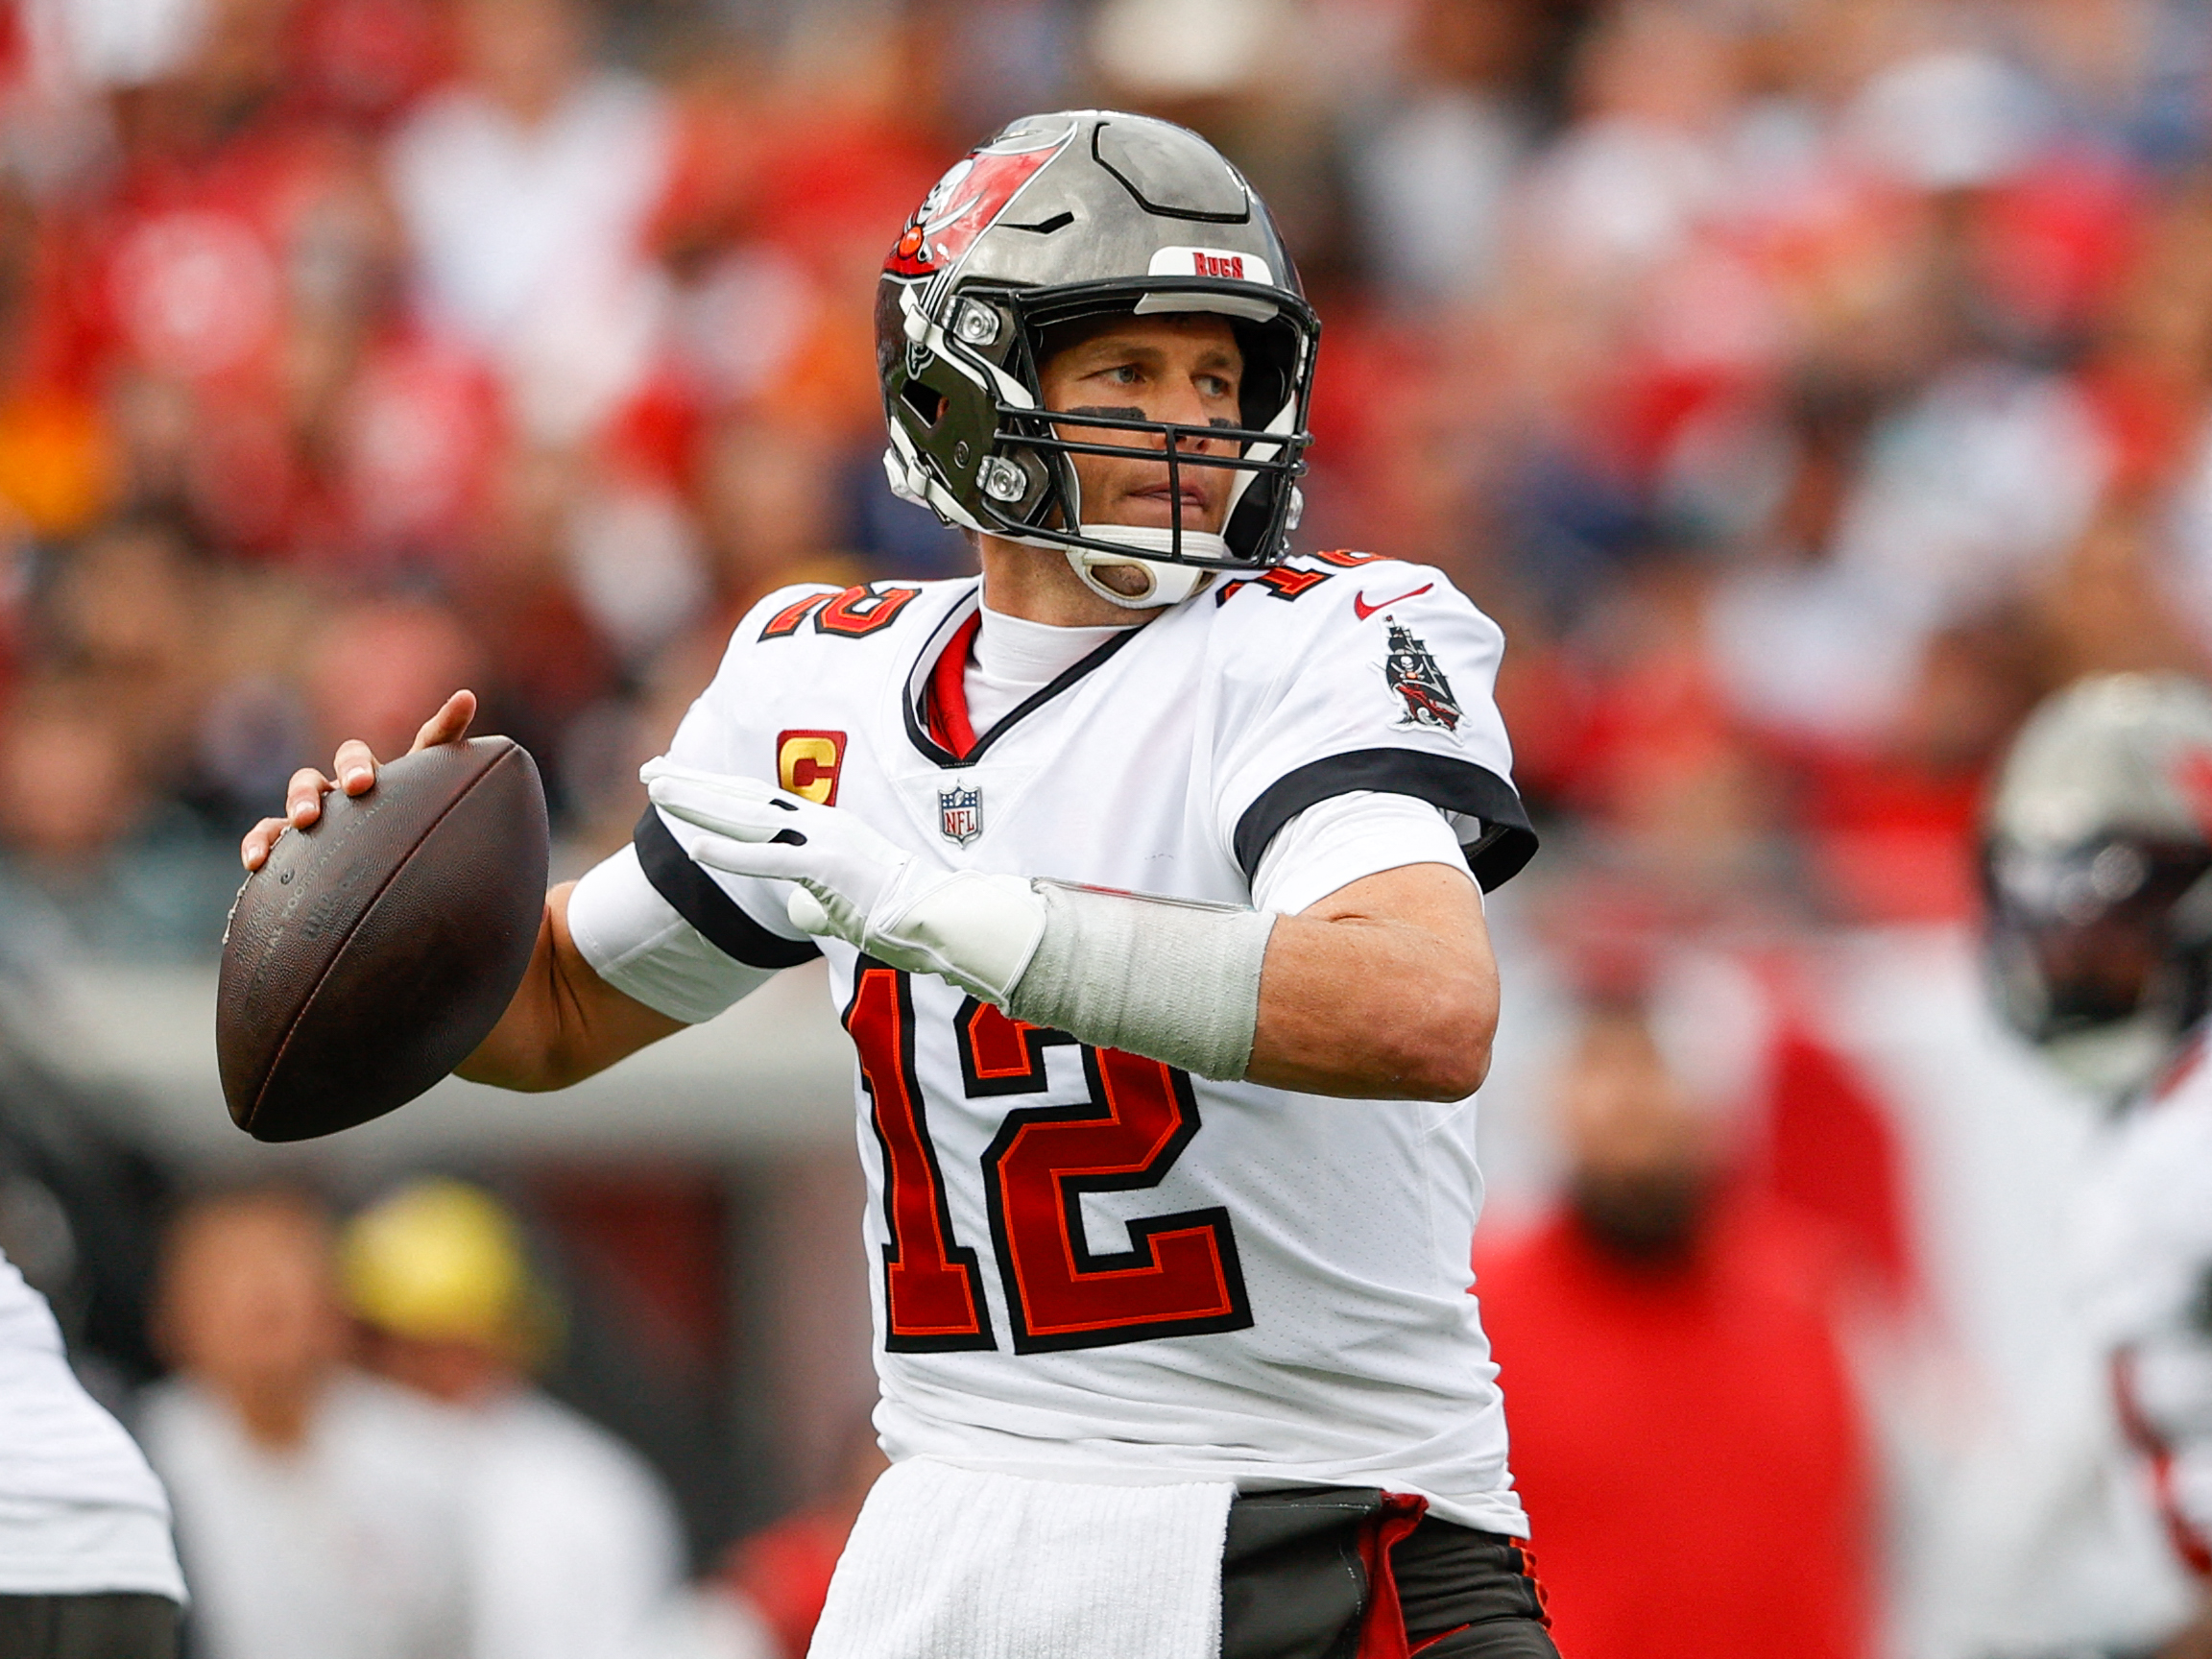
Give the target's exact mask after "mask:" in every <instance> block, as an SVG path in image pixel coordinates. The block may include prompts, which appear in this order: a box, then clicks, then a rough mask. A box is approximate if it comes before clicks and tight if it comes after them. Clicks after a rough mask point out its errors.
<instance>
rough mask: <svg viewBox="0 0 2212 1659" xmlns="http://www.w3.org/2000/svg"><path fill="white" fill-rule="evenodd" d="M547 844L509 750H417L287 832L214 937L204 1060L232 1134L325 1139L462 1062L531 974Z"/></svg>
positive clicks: (490, 740) (519, 754)
mask: <svg viewBox="0 0 2212 1659" xmlns="http://www.w3.org/2000/svg"><path fill="white" fill-rule="evenodd" d="M546 841H547V837H546V824H545V791H544V788H543V786H542V785H541V783H540V781H539V779H538V765H537V762H536V761H534V760H533V759H531V757H530V752H529V751H528V750H526V749H524V748H522V747H521V746H520V745H518V744H517V743H515V742H513V741H512V740H511V739H509V738H505V737H471V738H469V739H467V740H466V741H462V742H441V743H435V744H433V745H432V746H430V747H428V748H423V749H419V750H417V751H416V752H415V753H414V754H411V755H407V756H405V757H401V758H399V759H397V760H393V761H391V762H389V763H387V764H386V765H384V766H383V767H382V768H380V769H379V770H378V772H377V774H376V781H375V784H374V786H373V787H372V788H369V789H368V790H367V791H366V792H365V793H362V794H358V795H349V794H348V793H346V792H345V791H344V790H342V789H334V790H332V791H331V792H330V793H329V794H328V795H327V796H326V797H325V799H324V802H323V805H322V810H321V816H320V818H319V819H318V821H316V822H315V823H314V824H313V825H311V826H310V827H308V828H306V829H299V828H293V829H286V830H285V831H284V833H283V834H282V835H281V836H279V837H278V838H277V839H276V844H275V846H274V847H272V848H271V849H270V851H269V855H268V858H267V859H266V861H265V862H263V863H262V864H261V865H260V867H259V868H258V869H256V870H255V871H254V872H253V873H252V875H251V876H249V877H247V878H246V884H245V885H244V886H243V887H241V888H240V889H239V890H238V901H237V902H236V903H235V904H234V905H232V906H231V910H230V926H229V928H228V931H227V932H226V933H225V935H224V939H223V972H222V978H221V982H220V985H219V988H218V990H217V992H216V1002H215V1051H216V1057H217V1060H218V1062H219V1065H220V1069H221V1071H222V1076H223V1095H224V1098H225V1099H226V1100H227V1101H228V1103H229V1107H230V1116H231V1118H232V1119H233V1120H234V1121H235V1122H236V1123H237V1125H238V1126H239V1127H240V1128H241V1129H244V1130H245V1131H247V1133H249V1134H251V1135H252V1136H253V1137H254V1138H255V1139H256V1140H260V1141H302V1140H306V1139H308V1138H309V1137H312V1136H317V1135H328V1134H331V1133H333V1132H335V1131H337V1130H340V1129H348V1128H351V1127H352V1126H353V1125H354V1124H356V1123H364V1122H367V1121H368V1120H369V1119H370V1118H376V1117H380V1116H382V1115H383V1114H384V1113H387V1112H390V1111H392V1110H393V1109H394V1108H396V1107H399V1106H403V1105H405V1104H406V1103H407V1102H408V1101H410V1100H412V1099H414V1098H415V1097H416V1096H417V1095H418V1094H421V1093H422V1092H423V1091H424V1090H426V1089H428V1088H429V1087H430V1086H431V1085H432V1084H434V1083H436V1082H437V1081H438V1080H439V1079H440V1078H441V1077H444V1076H445V1074H446V1073H447V1072H449V1071H451V1070H453V1068H454V1067H455V1066H458V1065H459V1064H460V1063H461V1062H462V1061H463V1060H465V1059H467V1058H468V1056H469V1053H470V1052H471V1051H472V1050H473V1049H474V1048H475V1047H476V1046H477V1045H478V1044H480V1043H482V1042H483V1041H484V1039H485V1037H486V1036H487V1035H488V1034H489V1033H490V1032H491V1030H492V1027H493V1025H495V1024H496V1023H497V1022H498V1020H499V1016H500V1015H501V1014H503V1013H504V1012H506V1009H507V1005H508V1003H509V1002H510V1001H512V1000H513V999H514V996H515V991H516V988H517V986H518V985H520V984H521V982H522V974H523V972H524V970H525V969H527V968H528V967H529V965H530V953H531V950H533V948H534V947H535V946H536V943H537V939H538V928H539V923H540V920H541V917H542V915H543V913H544V906H545V867H546Z"/></svg>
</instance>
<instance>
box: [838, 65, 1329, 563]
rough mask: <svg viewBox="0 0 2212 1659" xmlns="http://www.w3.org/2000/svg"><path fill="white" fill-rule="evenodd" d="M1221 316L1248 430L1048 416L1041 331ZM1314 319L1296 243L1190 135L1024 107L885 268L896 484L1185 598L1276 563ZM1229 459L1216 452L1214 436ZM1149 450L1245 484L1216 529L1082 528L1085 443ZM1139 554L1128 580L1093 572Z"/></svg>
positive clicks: (1298, 466) (930, 199) (882, 368)
mask: <svg viewBox="0 0 2212 1659" xmlns="http://www.w3.org/2000/svg"><path fill="white" fill-rule="evenodd" d="M1187 311H1207V312H1214V313H1215V314H1218V315H1220V316H1224V317H1226V318H1228V319H1229V321H1230V324H1231V326H1232V327H1233V328H1234V329H1235V330H1236V334H1237V339H1238V346H1239V348H1240V349H1241V350H1242V353H1243V358H1244V375H1243V386H1242V397H1241V402H1242V405H1243V407H1242V424H1241V425H1240V426H1237V427H1229V428H1224V427H1207V426H1191V425H1179V424H1175V423H1172V422H1168V421H1145V420H1141V419H1136V418H1134V417H1119V416H1103V415H1086V416H1084V418H1083V421H1082V424H1083V426H1084V427H1086V428H1099V429H1104V430H1107V431H1112V432H1116V433H1126V434H1127V435H1128V436H1127V439H1126V440H1125V442H1118V443H1115V444H1104V443H1097V442H1078V441H1074V440H1071V439H1069V438H1066V437H1063V436H1062V435H1061V434H1060V433H1059V432H1058V431H1057V430H1055V428H1054V426H1053V424H1052V423H1051V422H1049V421H1045V420H1043V419H1041V418H1040V415H1039V411H1040V409H1041V408H1042V397H1041V396H1040V393H1039V378H1038V363H1039V341H1040V338H1041V336H1042V334H1043V331H1044V330H1045V329H1046V328H1049V327H1051V326H1054V325H1059V324H1065V323H1070V322H1077V321H1080V320H1083V319H1086V318H1090V317H1095V316H1107V315H1116V314H1126V313H1132V312H1134V313H1137V314H1140V315H1144V314H1151V313H1155V312H1187ZM1319 333H1320V325H1319V323H1318V322H1317V321H1316V320H1315V318H1314V315H1313V311H1312V308H1311V307H1310V306H1309V305H1308V304H1307V303H1306V301H1305V298H1304V296H1303V294H1302V293H1301V292H1300V289H1299V286H1298V276H1297V273H1296V272H1295V271H1294V270H1293V269H1292V267H1291V264H1290V255H1289V252H1287V250H1286V249H1285V248H1284V246H1283V240H1282V238H1281V237H1280V236H1278V235H1277V234H1276V231H1275V227H1274V224H1273V222H1272V221H1271V220H1270V219H1269V218H1268V216H1267V209H1266V207H1265V206H1264V205H1262V203H1261V201H1260V199H1259V197H1257V196H1256V195H1254V194H1253V192H1252V188H1251V186H1250V185H1248V184H1247V183H1245V181H1244V180H1243V177H1242V176H1241V175H1240V174H1239V173H1238V171H1237V169H1236V168H1234V167H1232V166H1231V165H1230V164H1229V162H1228V161H1226V160H1225V159H1223V157H1222V156H1220V154H1219V153H1218V152H1216V151H1215V150H1214V147H1213V146H1212V145H1210V144H1208V143H1207V142H1206V141H1205V140H1204V139H1203V138H1200V137H1199V136H1198V135H1197V134H1196V133H1194V132H1188V131H1186V130H1185V129H1183V128H1181V127H1176V126H1172V125H1170V124H1169V123H1167V122H1166V121H1159V120H1154V119H1152V118H1151V117H1149V116H1143V115H1124V114H1119V113H1116V112H1114V111H1111V110H1096V109H1080V110H1066V111H1062V112H1060V113H1057V114H1050V115H1031V116H1027V117H1024V118H1023V119H1022V120H1020V121H1017V122H1015V123H1014V124H1013V125H1012V126H1010V127H1007V128H1006V129H1004V130H1003V131H1002V132H998V133H997V134H996V135H995V136H993V137H992V138H990V139H988V140H987V141H986V142H985V143H984V144H983V145H982V146H981V147H980V148H978V149H977V150H975V151H974V153H973V154H972V155H970V156H968V157H967V158H966V159H965V160H962V161H960V162H959V163H957V164H956V165H955V166H954V167H953V168H952V170H951V171H950V172H949V173H947V174H946V175H945V177H944V178H943V179H941V180H938V181H937V185H936V188H935V189H933V190H931V191H930V192H929V194H928V196H927V197H926V199H925V200H924V202H923V204H922V205H921V206H920V207H919V208H917V209H916V210H915V213H914V217H913V218H912V220H911V221H909V222H908V224H907V226H906V228H905V231H904V233H903V234H902V236H901V237H900V238H899V242H898V245H897V246H896V247H894V248H893V249H892V251H891V256H890V259H889V261H888V262H887V263H886V264H885V266H884V268H883V278H882V282H881V284H880V285H879V287H878V296H877V304H876V361H877V368H878V373H879V376H880V378H881V380H882V385H883V406H884V413H885V416H886V418H887V420H888V422H889V425H890V429H891V446H890V448H889V449H888V450H886V451H885V452H884V456H883V464H884V468H885V470H887V471H888V472H889V473H890V476H891V488H892V489H893V490H894V491H896V492H897V493H899V494H900V495H902V496H903V497H904V498H905V499H907V500H909V501H916V502H920V503H921V504H923V505H924V506H926V507H929V508H932V509H934V510H935V511H936V513H937V515H938V516H939V517H942V518H943V519H945V520H946V521H947V522H948V523H951V524H957V525H961V526H964V527H965V528H967V529H970V530H974V531H979V532H982V533H985V534H988V535H992V536H999V537H1003V538H1005V539H1007V540H1009V541H1021V542H1025V543H1027V544H1029V545H1032V546H1043V547H1055V548H1063V549H1065V550H1066V551H1067V554H1068V557H1069V560H1070V563H1071V564H1072V565H1074V567H1075V571H1076V574H1077V575H1079V576H1080V577H1082V578H1083V580H1084V582H1085V583H1086V584H1087V585H1088V586H1089V587H1091V588H1092V589H1093V590H1094V591H1095V592H1098V593H1100V594H1102V595H1103V596H1104V597H1106V598H1108V599H1111V600H1113V601H1114V602H1115V603H1116V604H1119V605H1127V606H1150V605H1163V604H1172V603H1174V602H1176V601H1177V600H1180V599H1183V598H1187V597H1188V596H1189V595H1190V594H1191V593H1193V592H1195V591H1196V590H1197V589H1198V588H1199V587H1201V586H1202V585H1203V584H1204V582H1205V580H1206V572H1207V571H1209V570H1253V569H1259V568H1262V567H1264V566H1266V565H1272V564H1274V563H1275V562H1276V561H1278V560H1279V559H1281V558H1282V557H1283V555H1284V552H1285V551H1286V538H1287V536H1288V534H1289V532H1290V531H1291V529H1292V528H1294V527H1295V526H1296V524H1297V522H1298V513H1299V508H1300V505H1301V503H1300V499H1299V493H1298V485H1297V480H1298V478H1299V477H1300V476H1301V475H1302V474H1303V473H1304V471H1305V469H1306V464H1305V460H1304V455H1305V450H1306V445H1307V444H1308V443H1309V442H1310V439H1309V436H1308V434H1307V431H1306V404H1307V397H1308V394H1309V391H1310V387H1311V384H1312V377H1313V352H1314V345H1315V342H1316V340H1317V338H1318V336H1319ZM1209 439H1210V440H1216V441H1225V444H1226V445H1234V453H1230V454H1212V455H1201V454H1196V453H1193V452H1192V450H1191V445H1193V444H1194V443H1195V442H1197V441H1200V440H1209ZM1132 447H1149V448H1152V449H1154V450H1155V452H1161V453H1164V454H1165V457H1166V463H1167V467H1168V469H1169V477H1170V485H1171V488H1172V484H1173V481H1174V478H1175V475H1176V473H1177V471H1178V469H1181V468H1185V467H1221V468H1227V469H1232V470H1234V471H1235V472H1236V473H1237V474H1238V476H1237V478H1236V479H1235V481H1234V483H1233V484H1232V486H1231V492H1230V503H1229V512H1228V516H1227V518H1226V520H1225V522H1224V523H1223V525H1222V529H1221V531H1220V533H1219V534H1217V535H1216V534H1213V533H1210V532H1208V531H1206V530H1205V529H1203V528H1202V527H1200V526H1196V525H1189V526H1187V525H1185V524H1184V523H1183V521H1182V515H1183V509H1182V504H1181V499H1180V497H1179V496H1177V497H1175V508H1174V518H1173V520H1172V522H1171V523H1170V524H1169V525H1167V526H1166V527H1161V528H1149V527H1136V526H1127V525H1109V524H1094V523H1087V522H1085V520H1084V518H1083V511H1082V494H1081V492H1080V490H1079V489H1078V487H1077V482H1076V475H1075V469H1074V466H1073V465H1072V463H1071V461H1070V456H1072V455H1075V454H1086V453H1088V454H1108V455H1112V454H1118V453H1126V452H1127V450H1128V449H1129V448H1132ZM1101 565H1121V566H1130V567H1134V568H1135V569H1136V570H1137V571H1139V572H1141V573H1142V577H1143V578H1144V580H1143V583H1142V588H1141V589H1139V590H1138V591H1135V592H1122V591H1119V590H1118V589H1116V588H1110V587H1108V586H1106V585H1105V584H1102V583H1100V582H1099V581H1098V580H1097V578H1096V576H1095V574H1094V571H1095V569H1096V567H1098V566H1101Z"/></svg>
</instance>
